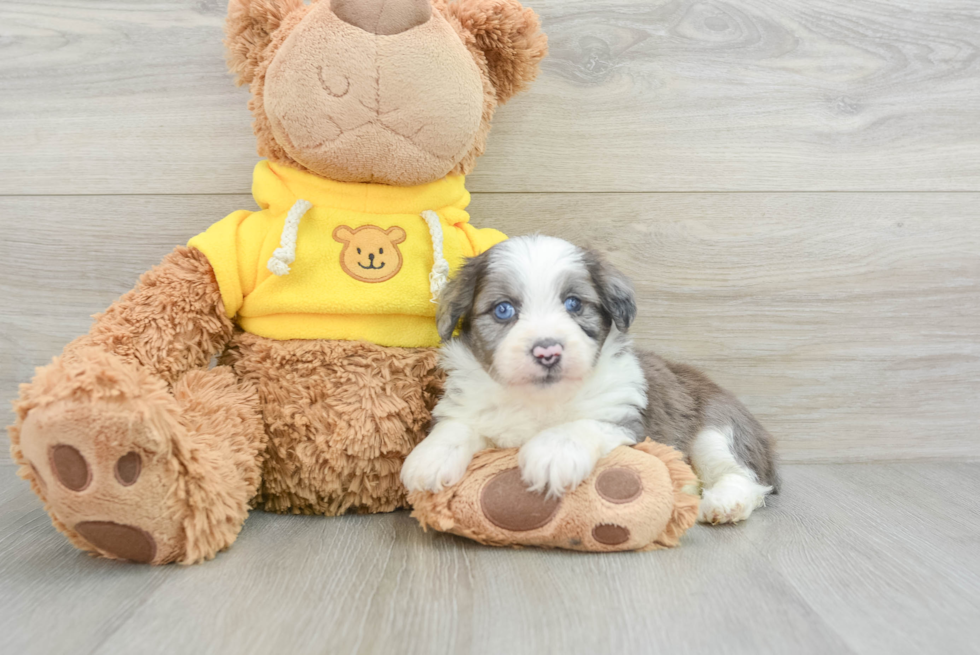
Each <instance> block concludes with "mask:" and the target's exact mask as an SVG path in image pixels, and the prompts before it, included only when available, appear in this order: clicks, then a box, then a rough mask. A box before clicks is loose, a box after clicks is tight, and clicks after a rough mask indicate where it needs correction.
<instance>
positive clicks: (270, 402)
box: [222, 332, 443, 515]
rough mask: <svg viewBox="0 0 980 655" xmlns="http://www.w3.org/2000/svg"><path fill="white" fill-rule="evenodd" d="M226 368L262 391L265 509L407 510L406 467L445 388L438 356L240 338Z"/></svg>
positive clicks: (350, 344) (355, 344) (351, 344)
mask: <svg viewBox="0 0 980 655" xmlns="http://www.w3.org/2000/svg"><path fill="white" fill-rule="evenodd" d="M222 363H223V364H227V365H229V366H231V367H232V368H233V369H234V370H235V373H236V374H237V375H238V377H239V378H241V379H243V380H247V381H248V382H250V383H253V384H254V385H255V386H256V388H257V389H258V393H259V399H260V402H261V404H262V414H263V418H264V420H265V426H266V431H267V433H268V435H269V449H268V454H267V457H266V460H265V465H264V467H263V473H262V488H261V493H260V497H259V498H258V500H257V502H258V503H259V504H260V505H261V506H262V507H264V508H265V509H267V510H270V511H274V512H292V513H294V514H327V515H334V514H340V513H342V512H346V511H348V510H353V511H358V512H386V511H391V510H393V509H396V508H399V507H404V506H405V505H406V502H405V489H404V487H402V485H401V482H400V481H399V480H398V474H399V471H401V465H402V461H403V460H404V459H405V456H406V455H408V453H409V452H410V451H411V450H412V448H413V447H414V446H415V444H417V443H418V442H419V441H420V440H421V439H422V438H423V437H424V436H425V434H426V430H427V429H428V427H429V422H430V420H431V411H432V408H433V407H434V406H435V403H436V399H437V397H438V395H439V394H440V393H441V391H442V381H443V375H442V373H441V371H439V370H437V369H436V352H435V350H433V349H431V348H386V347H383V346H377V345H374V344H370V343H366V342H363V341H299V340H292V341H273V340H270V339H264V338H262V337H257V336H255V335H252V334H248V333H244V332H240V333H238V334H237V335H236V336H235V339H234V341H233V342H232V344H231V347H230V348H229V350H228V351H227V353H226V354H225V356H224V357H223V358H222Z"/></svg>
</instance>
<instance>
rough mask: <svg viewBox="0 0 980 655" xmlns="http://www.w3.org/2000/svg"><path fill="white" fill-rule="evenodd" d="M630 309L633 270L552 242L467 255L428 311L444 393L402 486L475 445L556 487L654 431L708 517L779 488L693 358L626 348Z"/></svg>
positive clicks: (446, 469)
mask: <svg viewBox="0 0 980 655" xmlns="http://www.w3.org/2000/svg"><path fill="white" fill-rule="evenodd" d="M635 316H636V301H635V296H634V293H633V288H632V285H631V284H630V282H629V280H628V279H627V278H626V277H624V276H623V275H622V274H621V273H620V272H619V271H617V270H616V269H615V268H613V267H612V266H611V265H609V264H608V263H607V262H605V261H604V260H603V259H601V258H600V257H599V256H598V255H597V254H596V253H594V252H591V251H585V250H582V249H580V248H577V247H576V246H574V245H572V244H570V243H568V242H567V241H563V240H561V239H555V238H551V237H545V236H530V237H518V238H513V239H510V240H508V241H504V242H502V243H500V244H498V245H496V246H494V247H493V248H491V249H489V250H488V251H487V252H485V253H483V254H482V255H480V256H478V257H475V258H473V259H470V260H469V261H467V263H466V264H465V265H464V266H463V267H462V268H461V269H460V271H459V272H458V274H457V275H456V276H455V277H454V278H453V279H452V280H451V281H450V283H449V284H448V286H447V287H446V289H445V290H444V291H443V294H442V298H441V301H440V305H439V308H438V310H437V315H436V321H437V325H438V329H439V333H440V335H441V336H442V340H443V342H444V345H443V348H442V352H441V360H442V366H443V367H444V368H445V370H446V372H447V380H446V391H445V395H444V396H443V397H442V399H441V400H440V401H439V403H438V404H437V405H436V407H435V410H434V411H433V416H434V418H435V425H434V427H433V429H432V432H431V433H430V434H429V436H428V437H427V438H426V439H425V440H423V441H422V442H421V443H420V444H419V445H418V446H416V448H415V450H413V451H412V453H411V454H410V455H409V456H408V458H407V459H406V460H405V465H404V467H403V468H402V473H401V478H402V482H403V483H404V484H405V486H406V487H407V488H408V489H409V491H416V490H430V491H438V490H440V489H442V488H443V487H445V486H450V485H453V484H455V483H456V482H458V481H459V480H460V478H462V476H463V474H464V473H465V471H466V467H467V465H468V464H469V463H470V460H471V459H472V458H473V455H474V454H475V453H476V452H477V451H479V450H482V449H484V448H491V447H498V448H508V447H519V448H520V451H519V456H518V463H519V466H520V470H521V477H522V478H523V480H524V482H525V483H526V484H527V485H528V487H529V488H530V489H532V490H535V491H539V492H544V493H547V494H549V495H552V496H559V495H561V494H563V493H565V492H566V491H568V490H570V489H574V488H575V487H576V486H577V485H578V484H579V483H580V482H582V481H583V480H584V479H585V478H587V477H588V476H589V474H590V473H591V472H592V470H593V468H594V467H595V465H596V463H597V462H598V461H599V459H600V458H602V457H603V456H604V455H606V454H607V453H608V452H609V451H611V450H612V449H613V448H616V447H617V446H622V445H628V444H634V443H636V442H638V441H641V440H643V439H644V438H646V437H651V438H652V439H654V440H656V441H659V442H661V443H665V444H670V445H672V446H675V447H677V448H679V449H681V450H682V451H683V452H684V453H685V454H686V455H687V457H688V458H689V460H690V462H691V464H692V465H693V467H694V469H695V470H696V472H697V473H698V475H699V477H700V479H701V483H702V489H703V492H702V493H703V498H702V502H701V515H700V519H701V520H702V521H703V522H709V523H733V522H736V521H741V520H744V519H746V518H748V516H749V515H750V514H751V513H752V511H753V510H754V509H755V508H757V507H759V506H760V505H761V504H763V501H764V499H765V497H766V495H767V494H769V493H772V492H774V491H775V490H776V487H777V485H778V481H777V478H776V471H775V467H774V461H773V446H772V438H771V437H770V436H769V433H768V432H766V430H765V429H764V428H763V427H762V426H761V425H760V424H759V422H758V421H756V420H755V418H753V416H752V415H751V414H750V413H749V411H748V410H747V409H745V407H744V406H743V405H742V404H741V403H740V402H739V401H738V400H737V399H736V398H735V397H734V396H732V395H731V394H730V393H728V392H727V391H725V390H724V389H722V388H720V387H719V386H717V385H716V384H714V383H713V382H711V380H709V379H708V378H707V377H705V376H704V375H703V374H701V373H700V372H698V371H697V370H695V369H694V368H691V367H690V366H685V365H681V364H673V363H670V362H668V361H666V360H664V359H661V358H660V357H658V356H657V355H655V354H653V353H646V352H640V353H637V352H635V351H634V349H633V345H632V343H631V341H630V339H629V338H628V337H627V336H626V332H627V330H628V328H629V326H630V323H632V321H633V319H634V318H635ZM457 329H458V330H459V332H458V336H455V337H454V336H453V335H454V333H455V332H456V330H457Z"/></svg>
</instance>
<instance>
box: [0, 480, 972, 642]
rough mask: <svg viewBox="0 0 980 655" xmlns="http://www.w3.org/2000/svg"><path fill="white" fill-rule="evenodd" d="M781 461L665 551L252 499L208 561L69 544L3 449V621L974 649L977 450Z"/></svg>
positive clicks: (41, 630) (233, 632) (478, 638)
mask: <svg viewBox="0 0 980 655" xmlns="http://www.w3.org/2000/svg"><path fill="white" fill-rule="evenodd" d="M784 473H785V479H786V484H785V488H784V492H783V493H782V494H780V495H779V496H777V497H774V498H772V499H770V503H769V506H768V507H767V508H765V509H762V510H760V511H759V512H758V513H756V514H755V515H754V516H753V517H752V518H751V520H749V521H748V522H747V523H745V524H742V525H739V526H729V527H719V528H712V527H705V526H696V527H695V528H693V529H692V530H691V531H690V532H689V533H688V535H687V536H686V537H685V539H684V540H683V542H682V545H681V547H680V548H678V549H675V550H671V551H660V552H653V553H626V554H618V555H588V554H581V553H567V552H560V551H558V552H555V551H552V552H545V551H539V550H523V551H514V550H506V549H493V548H485V547H482V546H479V545H477V544H473V543H470V542H467V541H465V540H463V539H459V538H456V537H451V536H448V535H441V534H436V533H431V532H430V533H423V532H421V530H419V528H418V526H417V525H416V524H415V523H414V521H412V520H411V519H410V518H409V517H408V516H407V515H406V514H405V513H394V514H388V515H375V516H348V517H341V518H320V517H295V516H275V515H270V514H265V513H262V512H253V514H252V516H251V517H250V518H249V520H248V522H247V523H246V527H245V529H244V531H243V532H242V534H241V536H240V537H239V540H238V541H237V542H236V543H235V545H234V546H233V547H232V548H231V549H230V550H229V551H228V552H226V553H223V554H221V555H219V557H218V558H217V559H216V560H214V561H212V562H210V563H207V564H203V565H199V566H194V567H187V568H184V567H175V566H170V567H163V568H157V569H151V568H147V567H139V566H131V565H125V564H120V563H113V562H107V561H104V560H97V559H92V558H88V557H85V556H84V555H81V554H78V553H77V552H72V550H71V548H70V547H69V546H68V545H67V543H66V542H65V540H64V539H63V538H62V537H61V536H60V535H58V534H57V533H55V531H54V529H53V528H52V527H51V526H50V525H49V523H48V521H47V517H46V516H45V515H44V513H43V511H42V510H41V508H40V504H39V502H38V501H37V500H36V499H35V498H34V497H33V496H32V495H31V494H30V492H29V491H27V489H26V485H24V483H23V482H22V481H19V480H14V478H13V476H12V468H11V467H0V574H2V576H3V580H4V584H3V585H0V629H3V630H4V635H5V643H6V644H9V645H11V647H13V648H15V650H16V652H25V653H39V654H40V653H54V652H65V651H66V650H72V651H75V650H81V649H83V648H84V649H85V650H86V652H95V653H103V654H105V655H114V654H116V653H122V652H131V651H132V644H134V643H138V644H140V650H141V652H146V653H158V652H159V653H173V652H189V651H194V652H209V653H224V652H229V653H233V652H234V653H238V652H290V653H297V654H298V655H300V654H303V653H322V652H330V653H390V652H399V653H432V652H455V653H502V652H506V653H514V654H515V655H516V654H520V653H541V652H567V653H595V652H622V653H634V652H644V653H677V654H680V655H683V654H685V653H704V652H726V653H754V654H763V653H786V652H794V653H795V652H800V653H829V652H833V653H860V654H862V655H863V654H875V653H889V654H904V653H910V654H911V653H922V652H949V653H964V652H969V651H970V649H971V648H972V644H975V643H976V639H977V637H978V636H980V633H978V629H980V628H978V627H977V626H980V621H978V619H980V567H978V563H980V562H978V558H977V557H976V552H977V551H976V546H977V545H978V544H980V529H978V527H977V525H978V523H977V521H976V520H957V519H958V516H957V514H958V512H959V511H961V510H962V508H963V507H964V506H966V505H967V504H969V503H970V501H968V500H967V499H972V498H975V497H976V496H977V494H978V493H980V467H978V465H977V464H928V463H904V464H884V465H882V464H870V465H791V466H787V467H786V469H785V472H784ZM944 497H945V498H950V499H951V500H952V503H944V502H943V498H944ZM960 498H962V499H963V500H962V501H961V500H959V499H960ZM957 503H959V505H957ZM973 506H974V512H975V503H974V504H973ZM175 625H178V626H180V629H179V630H175V629H174V626H175Z"/></svg>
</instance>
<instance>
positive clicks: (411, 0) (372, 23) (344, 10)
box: [330, 0, 432, 35]
mask: <svg viewBox="0 0 980 655" xmlns="http://www.w3.org/2000/svg"><path fill="white" fill-rule="evenodd" d="M330 8H331V9H333V12H334V13H335V14H336V15H337V18H339V19H340V20H342V21H344V22H345V23H350V24H351V25H353V26H354V27H359V28H361V29H362V30H364V31H365V32H370V33H371V34H383V35H391V34H401V33H402V32H404V31H406V30H410V29H411V28H413V27H415V26H417V25H422V24H423V23H425V22H427V21H428V20H429V18H430V17H431V16H432V6H431V5H430V4H429V0H331V2H330Z"/></svg>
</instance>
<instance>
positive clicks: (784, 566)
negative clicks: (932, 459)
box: [745, 462, 980, 655]
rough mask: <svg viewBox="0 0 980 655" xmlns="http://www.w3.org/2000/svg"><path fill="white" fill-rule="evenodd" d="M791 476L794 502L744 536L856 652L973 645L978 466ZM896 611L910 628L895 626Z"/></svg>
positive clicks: (835, 469) (979, 575)
mask: <svg viewBox="0 0 980 655" xmlns="http://www.w3.org/2000/svg"><path fill="white" fill-rule="evenodd" d="M788 470H789V472H790V481H791V482H790V484H789V485H787V487H788V488H789V490H788V493H789V496H790V497H789V498H780V499H779V501H778V502H777V503H774V508H773V509H774V511H773V512H760V513H758V515H757V516H753V517H752V520H751V521H749V522H748V523H747V524H746V526H745V527H746V528H747V533H746V537H747V538H748V539H749V540H751V541H752V542H753V543H755V544H756V545H757V546H758V548H759V550H760V552H761V554H762V555H763V556H764V557H765V558H766V559H767V560H768V561H769V562H771V563H772V566H773V568H774V569H776V570H777V571H779V572H781V573H782V574H783V576H784V579H786V580H787V582H789V583H790V585H791V586H792V587H793V589H794V590H795V591H796V592H797V593H798V594H799V595H800V597H802V598H804V599H805V600H806V601H807V603H808V604H809V605H810V606H811V607H812V608H813V609H814V610H815V611H816V612H817V614H818V615H819V616H820V618H821V619H822V620H823V621H824V622H826V624H827V625H829V626H831V627H832V628H833V629H834V630H835V631H836V632H838V633H839V634H840V635H841V636H842V637H843V638H844V640H845V641H846V643H847V645H848V646H849V647H850V648H851V649H852V650H853V651H854V652H859V653H867V652H880V653H889V654H902V653H908V654H909V655H917V654H918V653H967V652H972V651H973V650H975V648H976V643H977V640H978V639H980V622H978V619H980V556H978V553H980V531H978V530H977V518H978V516H980V513H978V512H980V510H978V507H977V503H976V496H977V493H978V492H980V477H978V476H977V473H978V472H980V471H978V467H977V465H976V464H958V463H948V462H944V463H932V464H928V463H920V464H916V465H909V464H884V465H880V464H875V465H860V464H858V465H851V466H839V465H837V466H833V465H831V466H806V467H793V468H790V469H788ZM785 501H789V502H785ZM757 518H758V520H756V519H757ZM856 608H862V609H861V610H860V611H858V610H857V609H856ZM897 616H902V617H903V621H902V623H903V625H906V626H915V628H914V629H912V630H905V629H901V628H898V629H897V626H896V623H895V617H897ZM939 617H942V618H939Z"/></svg>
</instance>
